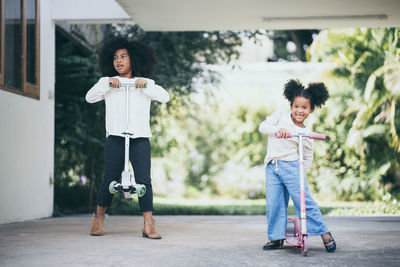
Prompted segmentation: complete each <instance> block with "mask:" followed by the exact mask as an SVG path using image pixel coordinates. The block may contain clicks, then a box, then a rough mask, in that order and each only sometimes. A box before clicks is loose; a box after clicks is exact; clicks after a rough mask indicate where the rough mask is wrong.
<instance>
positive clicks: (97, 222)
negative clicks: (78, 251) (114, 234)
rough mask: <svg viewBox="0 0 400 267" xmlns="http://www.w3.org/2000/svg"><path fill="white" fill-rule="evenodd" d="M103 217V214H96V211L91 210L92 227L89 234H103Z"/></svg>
mask: <svg viewBox="0 0 400 267" xmlns="http://www.w3.org/2000/svg"><path fill="white" fill-rule="evenodd" d="M104 217H105V216H104V214H102V215H97V214H96V212H93V217H92V228H91V229H90V235H95V236H99V235H103V225H104Z"/></svg>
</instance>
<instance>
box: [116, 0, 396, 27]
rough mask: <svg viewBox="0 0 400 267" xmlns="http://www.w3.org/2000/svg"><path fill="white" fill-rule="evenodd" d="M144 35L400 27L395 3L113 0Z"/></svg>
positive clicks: (357, 0)
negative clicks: (217, 31) (148, 32)
mask: <svg viewBox="0 0 400 267" xmlns="http://www.w3.org/2000/svg"><path fill="white" fill-rule="evenodd" d="M116 2H117V3H118V4H119V5H120V6H121V7H122V8H123V9H124V10H125V12H126V13H128V14H129V16H130V17H131V18H132V20H133V21H134V22H135V23H137V24H139V25H140V26H141V28H143V29H144V30H146V31H212V30H254V29H270V30H284V29H324V28H347V27H352V28H358V27H400V1H399V0H350V1H349V0H335V1H332V0H302V1H298V0H280V1H271V0H116Z"/></svg>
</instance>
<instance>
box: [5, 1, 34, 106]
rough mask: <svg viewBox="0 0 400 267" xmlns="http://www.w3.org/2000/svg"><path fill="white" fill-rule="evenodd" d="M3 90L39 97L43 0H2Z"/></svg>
mask: <svg viewBox="0 0 400 267" xmlns="http://www.w3.org/2000/svg"><path fill="white" fill-rule="evenodd" d="M0 23H1V25H0V40H1V42H0V89H3V90H6V91H10V92H14V93H17V94H21V95H25V96H29V97H33V98H37V99H39V96H40V90H39V0H0Z"/></svg>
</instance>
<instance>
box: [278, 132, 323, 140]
mask: <svg viewBox="0 0 400 267" xmlns="http://www.w3.org/2000/svg"><path fill="white" fill-rule="evenodd" d="M298 136H299V135H297V134H296V135H291V134H290V135H289V138H290V137H298ZM303 136H304V137H308V138H310V139H318V140H325V139H326V136H325V135H324V134H321V133H310V134H309V135H303ZM276 137H278V138H282V135H281V134H280V133H279V132H277V133H276Z"/></svg>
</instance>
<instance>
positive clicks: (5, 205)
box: [0, 0, 55, 223]
mask: <svg viewBox="0 0 400 267" xmlns="http://www.w3.org/2000/svg"><path fill="white" fill-rule="evenodd" d="M50 1H51V0H41V1H40V99H39V100H37V99H33V98H29V97H25V96H21V95H17V94H14V93H10V92H7V91H3V90H0V125H1V131H0V184H1V186H0V223H8V222H16V221H25V220H30V219H36V218H43V217H49V216H51V215H52V212H53V191H54V190H53V183H52V180H53V168H54V156H53V155H54V81H55V47H54V44H55V24H54V23H53V22H52V20H51V10H50V6H51V5H50ZM6 56H7V55H6Z"/></svg>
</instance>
